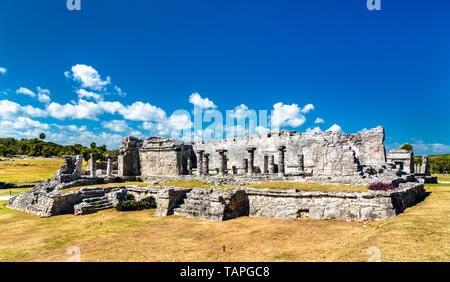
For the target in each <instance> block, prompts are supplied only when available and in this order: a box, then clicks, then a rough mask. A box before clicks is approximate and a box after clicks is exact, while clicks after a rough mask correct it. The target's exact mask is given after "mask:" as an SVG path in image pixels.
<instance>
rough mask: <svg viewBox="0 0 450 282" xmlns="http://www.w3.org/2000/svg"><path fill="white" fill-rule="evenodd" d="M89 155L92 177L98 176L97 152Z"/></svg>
mask: <svg viewBox="0 0 450 282" xmlns="http://www.w3.org/2000/svg"><path fill="white" fill-rule="evenodd" d="M89 156H90V157H91V169H90V171H91V175H90V176H91V177H92V178H94V177H97V156H98V155H97V154H89Z"/></svg>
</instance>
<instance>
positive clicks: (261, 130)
mask: <svg viewBox="0 0 450 282" xmlns="http://www.w3.org/2000/svg"><path fill="white" fill-rule="evenodd" d="M255 130H256V133H257V134H265V133H269V132H270V130H269V129H268V128H266V127H264V126H261V125H259V126H257V127H256V128H255Z"/></svg>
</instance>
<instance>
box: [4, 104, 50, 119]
mask: <svg viewBox="0 0 450 282" xmlns="http://www.w3.org/2000/svg"><path fill="white" fill-rule="evenodd" d="M24 115H26V116H32V117H46V116H47V113H46V111H44V110H41V109H39V108H35V107H32V106H21V105H19V104H17V103H15V102H12V101H9V100H1V101H0V117H2V118H3V119H11V118H16V117H18V116H24Z"/></svg>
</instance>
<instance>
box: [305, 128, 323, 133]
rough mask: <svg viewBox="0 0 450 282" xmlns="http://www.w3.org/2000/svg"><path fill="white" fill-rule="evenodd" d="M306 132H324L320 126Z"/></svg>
mask: <svg viewBox="0 0 450 282" xmlns="http://www.w3.org/2000/svg"><path fill="white" fill-rule="evenodd" d="M306 132H308V133H320V132H322V130H321V129H320V127H314V128H308V129H306Z"/></svg>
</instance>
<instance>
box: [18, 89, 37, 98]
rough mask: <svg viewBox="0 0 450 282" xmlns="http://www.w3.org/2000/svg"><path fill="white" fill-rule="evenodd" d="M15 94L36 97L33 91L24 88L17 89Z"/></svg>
mask: <svg viewBox="0 0 450 282" xmlns="http://www.w3.org/2000/svg"><path fill="white" fill-rule="evenodd" d="M16 94H22V95H27V96H30V97H36V93H34V92H33V91H31V90H30V89H28V88H25V87H20V88H19V89H17V90H16Z"/></svg>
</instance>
